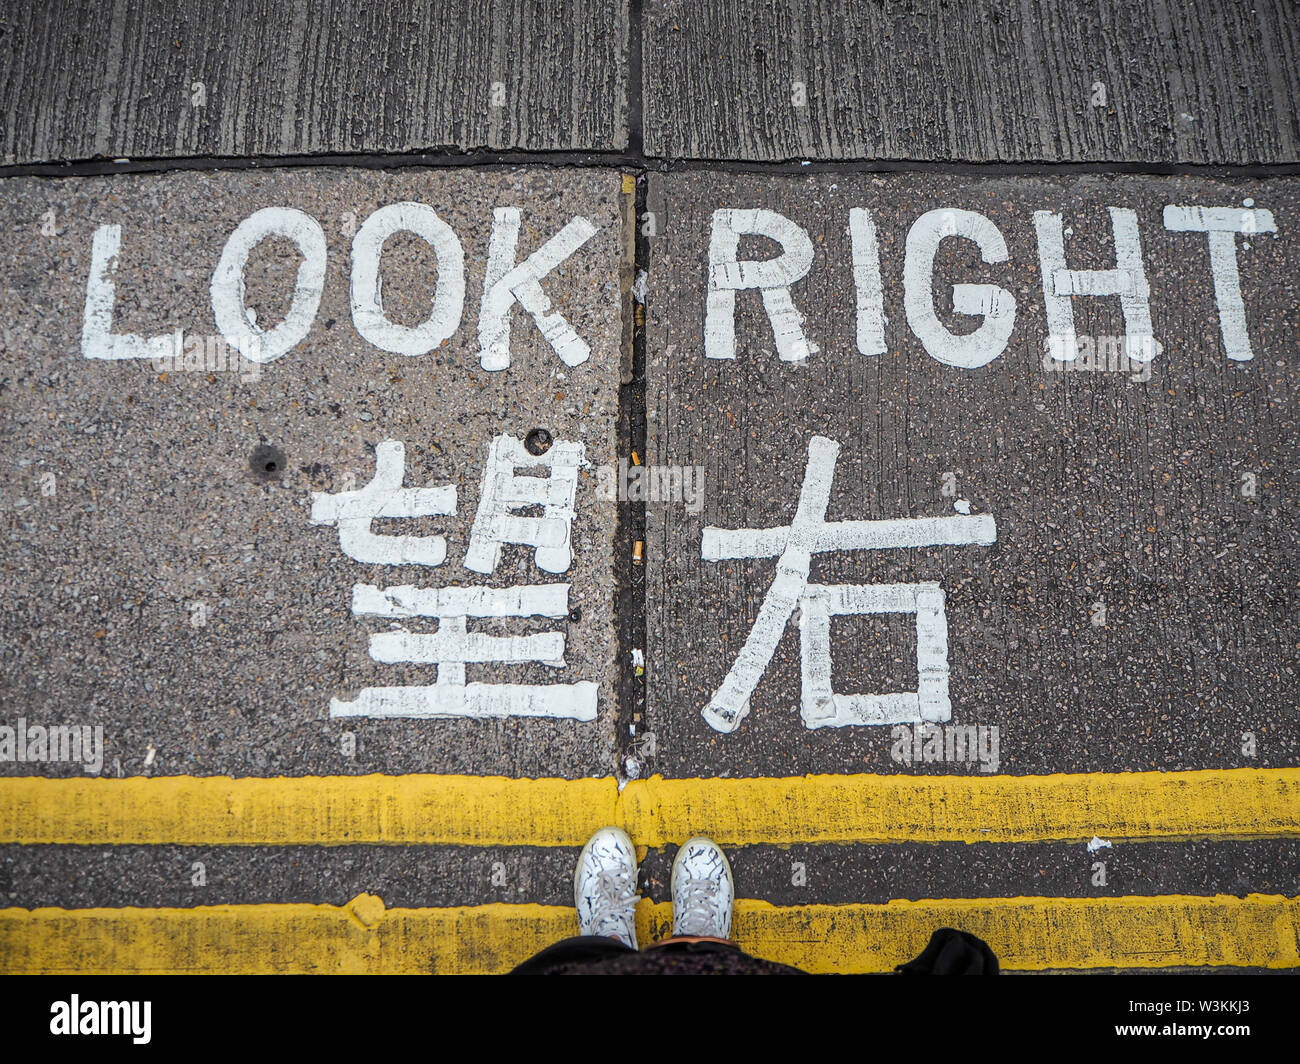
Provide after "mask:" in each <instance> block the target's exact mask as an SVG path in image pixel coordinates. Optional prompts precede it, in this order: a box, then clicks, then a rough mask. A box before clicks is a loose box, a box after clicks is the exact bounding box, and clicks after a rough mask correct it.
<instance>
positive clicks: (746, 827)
mask: <svg viewBox="0 0 1300 1064" xmlns="http://www.w3.org/2000/svg"><path fill="white" fill-rule="evenodd" d="M606 824H618V825H621V826H622V827H624V828H626V829H627V830H628V832H629V833H630V834H631V835H632V837H633V839H635V840H636V842H637V843H638V845H643V846H650V847H658V846H664V845H668V844H670V843H674V842H678V843H680V842H683V841H685V840H686V839H687V838H689V837H690V836H692V835H695V834H698V833H707V834H708V835H709V836H710V837H711V838H713V839H715V840H716V841H717V842H718V843H720V844H722V845H724V846H737V845H745V844H752V843H770V844H778V845H779V844H783V843H836V842H838V843H855V842H864V843H872V842H896V841H912V842H944V841H957V842H1031V841H1051V840H1056V841H1080V840H1086V839H1091V838H1092V837H1093V835H1100V836H1101V837H1102V838H1123V839H1189V838H1210V837H1216V838H1270V837H1271V838H1278V837H1295V836H1300V769H1297V768H1281V769H1223V770H1205V771H1197V772H1132V773H1088V774H1079V775H1051V776H979V775H971V776H902V775H897V776H872V775H859V776H800V777H791V778H784V779H781V778H773V779H671V780H666V779H662V778H660V777H658V776H654V777H651V778H650V779H647V780H638V781H635V782H632V783H630V784H628V786H627V787H626V788H625V789H624V790H623V792H622V793H621V794H620V793H619V791H618V788H617V786H616V785H615V782H614V780H613V779H610V778H604V779H578V780H560V779H538V780H521V779H510V778H507V777H499V776H430V775H413V776H315V777H276V778H269V779H264V778H255V779H254V778H245V779H231V778H230V777H227V776H166V777H159V778H154V779H148V778H143V777H132V778H127V779H49V778H42V777H31V776H9V777H5V778H3V779H0V843H73V844H100V845H108V844H131V843H145V844H147V843H175V844H181V845H205V846H217V845H250V846H251V845H262V846H285V845H320V846H343V845H349V844H357V843H389V844H394V845H409V844H452V845H466V846H515V845H527V846H581V845H582V844H583V843H584V842H585V841H586V840H587V838H588V837H589V836H590V835H591V833H592V832H593V831H595V830H596V829H597V828H600V827H603V826H604V825H606Z"/></svg>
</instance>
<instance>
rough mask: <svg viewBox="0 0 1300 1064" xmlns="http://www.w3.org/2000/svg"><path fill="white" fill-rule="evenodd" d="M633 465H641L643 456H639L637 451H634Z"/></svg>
mask: <svg viewBox="0 0 1300 1064" xmlns="http://www.w3.org/2000/svg"><path fill="white" fill-rule="evenodd" d="M632 464H633V465H640V464H641V456H640V455H639V454H637V453H636V451H633V452H632Z"/></svg>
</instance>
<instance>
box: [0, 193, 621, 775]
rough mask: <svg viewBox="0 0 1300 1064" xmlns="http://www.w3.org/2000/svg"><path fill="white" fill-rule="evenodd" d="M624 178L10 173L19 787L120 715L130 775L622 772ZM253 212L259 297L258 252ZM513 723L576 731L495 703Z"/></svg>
mask: <svg viewBox="0 0 1300 1064" xmlns="http://www.w3.org/2000/svg"><path fill="white" fill-rule="evenodd" d="M622 189H623V183H622V179H621V176H620V175H619V174H618V173H611V172H597V171H582V172H579V171H573V170H567V171H558V170H553V169H547V168H534V169H528V170H497V171H493V172H491V173H488V172H480V171H417V170H402V171H400V172H379V171H346V170H295V171H278V172H270V173H249V172H242V173H225V174H222V173H210V174H197V173H185V174H173V175H168V176H159V177H113V178H89V179H59V180H51V179H38V178H22V179H12V180H10V181H7V182H5V184H4V187H3V191H4V193H5V195H4V197H3V207H0V210H3V214H4V229H3V231H4V236H3V238H2V239H3V255H4V262H5V266H4V269H3V282H2V284H0V315H2V316H3V322H4V326H3V340H4V345H3V349H4V354H3V382H2V384H0V409H2V411H3V416H2V418H0V424H2V426H3V427H2V428H0V467H2V468H3V470H4V477H5V481H6V490H5V493H4V518H3V523H4V539H5V542H6V548H5V558H4V563H3V564H4V579H5V588H6V595H5V598H4V603H3V606H2V607H0V645H2V646H3V648H4V650H3V666H4V668H3V671H4V678H3V686H2V695H0V705H2V707H3V708H2V710H0V722H2V723H3V724H4V725H5V726H6V727H7V728H8V729H11V730H12V731H11V733H10V734H9V736H8V739H9V741H10V744H11V745H12V746H14V747H18V746H19V745H20V740H22V741H25V742H26V744H27V757H26V759H25V760H24V759H23V758H16V757H14V756H8V757H6V758H5V759H4V760H3V763H0V772H3V773H5V774H38V775H39V774H50V775H69V774H74V775H80V774H83V772H84V771H85V768H83V764H82V763H80V760H70V759H64V760H62V761H56V760H54V759H53V757H52V755H51V754H50V751H51V750H52V749H53V747H51V746H50V745H49V744H48V743H43V744H42V745H44V746H45V747H46V754H47V756H46V757H45V758H44V759H42V757H41V756H40V754H39V753H38V752H37V749H38V747H37V738H36V736H37V733H36V732H34V731H32V728H39V729H45V728H49V727H50V726H56V725H57V726H75V727H91V728H93V727H100V726H102V729H103V733H102V744H103V746H102V765H101V766H99V770H100V771H101V772H102V773H103V774H104V775H119V774H125V775H132V774H146V775H149V774H159V775H177V774H193V775H211V774H223V773H229V774H232V775H276V774H283V775H312V774H340V773H344V774H346V773H370V772H388V773H401V772H415V771H436V772H448V771H460V772H468V773H494V772H495V773H502V774H508V775H538V774H545V775H561V776H583V775H590V774H598V775H606V774H608V772H609V771H610V767H611V765H612V764H613V758H614V754H613V716H614V709H613V703H612V699H613V694H614V682H613V674H614V668H615V666H614V658H615V634H614V621H613V616H612V597H613V595H612V586H613V544H612V537H613V532H612V529H613V522H614V504H613V503H612V502H605V501H603V499H602V498H601V497H600V495H599V493H598V491H597V484H598V481H599V475H598V474H599V471H600V470H601V469H602V468H605V469H608V468H610V467H612V464H613V462H614V417H615V413H616V408H617V402H618V380H619V364H620V360H621V350H620V347H621V337H622V333H623V317H624V314H623V300H624V294H623V287H624V286H623V283H622V282H621V279H620V270H621V267H622V266H623V255H624V251H623V248H624V246H625V237H624V210H625V208H627V207H628V205H629V204H630V197H629V196H626V195H624V194H623V191H622ZM397 204H404V206H402V207H400V208H397V207H394V206H393V205H397ZM381 208H383V210H382V211H381V210H380V209H381ZM395 210H396V211H398V212H399V213H398V214H396V215H395V214H394V213H393V211H395ZM494 210H495V211H496V213H497V215H498V217H497V219H496V222H495V223H494ZM512 212H513V213H512ZM431 215H432V216H433V217H432V219H431V218H430V216H431ZM511 218H513V219H515V221H516V223H517V225H518V232H517V244H516V245H515V246H513V247H511V246H510V230H511V225H510V221H511ZM259 219H260V220H262V221H264V222H267V224H268V225H269V226H270V228H269V229H268V230H267V231H268V232H271V233H272V235H270V236H268V237H267V238H266V239H263V240H260V241H258V239H257V237H256V236H254V235H250V236H248V239H247V240H246V241H245V242H244V247H245V248H246V249H248V248H249V246H250V245H251V250H249V251H248V260H247V263H246V268H245V269H244V271H243V276H242V280H241V279H240V277H239V271H238V269H237V267H238V266H239V262H238V256H237V255H236V256H234V257H233V258H232V254H233V252H232V249H234V248H235V247H236V246H237V245H239V244H240V241H241V239H242V238H241V236H240V234H248V233H249V232H250V229H249V227H250V226H253V225H255V224H256V222H257V220H259ZM268 219H270V221H267V220H268ZM384 221H386V222H387V223H389V228H388V229H383V228H378V229H377V228H376V226H379V225H381V223H383V222H384ZM494 225H495V228H494ZM412 226H413V227H415V228H416V229H418V230H419V231H420V232H421V234H422V235H420V236H417V235H416V233H415V232H414V231H404V230H403V227H407V228H410V227H412ZM112 227H118V228H117V230H116V231H114V230H113V229H112ZM389 230H391V232H390V231H389ZM114 233H116V235H114ZM280 233H292V234H294V237H293V239H294V240H296V241H297V242H298V246H295V243H294V242H293V240H291V239H288V238H286V237H285V236H283V235H276V234H280ZM563 234H567V237H564V239H567V240H568V241H569V246H568V247H566V248H561V247H560V245H559V244H558V243H557V240H559V239H560V237H561V236H562V235H563ZM385 237H386V240H385ZM426 238H427V239H426ZM114 240H116V241H117V243H118V248H117V251H118V254H117V258H116V262H115V263H114V261H113V258H112V256H111V255H110V254H109V252H111V251H112V250H113V249H112V248H111V247H110V245H111V244H112V242H113V241H114ZM490 242H491V243H492V245H493V248H492V258H493V266H492V268H491V276H492V280H491V291H492V292H493V293H494V294H493V295H492V296H491V298H490V299H489V300H488V303H487V310H486V311H485V310H484V309H483V308H482V300H483V298H484V290H485V274H486V273H487V272H488V260H489V243H490ZM300 248H304V249H306V250H305V251H304V250H300ZM548 249H549V250H548ZM97 255H98V257H99V261H98V265H97V264H96V257H97ZM548 256H549V258H548ZM543 260H546V261H543ZM516 261H519V262H521V263H531V264H532V265H533V266H535V267H536V268H537V270H539V271H540V274H539V275H538V279H537V280H536V281H535V283H534V282H532V281H530V278H529V277H528V276H526V275H525V273H521V272H520V271H521V270H523V269H524V267H523V266H520V267H515V268H513V269H512V268H511V267H512V266H513V264H514V263H515V262H516ZM367 264H368V268H367ZM548 267H553V268H550V269H549V271H548ZM313 271H317V272H316V273H315V274H313ZM214 278H215V279H216V280H215V281H214ZM498 281H500V284H497V283H496V282H498ZM512 286H513V287H512ZM214 288H215V289H217V290H219V291H218V293H217V294H215V295H214ZM514 292H518V293H521V294H520V295H518V296H516V295H514V294H512V293H514ZM222 293H224V294H222ZM519 299H522V300H523V301H524V303H526V304H527V305H528V308H529V309H528V310H525V309H524V307H523V306H522V305H520V304H519V303H518V300H519ZM317 300H318V301H319V307H318V308H317V307H315V306H314V305H313V304H314V302H315V301H317ZM245 305H246V306H247V308H248V311H249V312H250V313H249V314H243V313H241V311H240V308H242V307H244V306H245ZM88 306H89V308H90V309H89V310H88V309H87V308H88ZM218 308H221V314H220V315H218V313H217V311H218ZM493 308H495V309H493ZM252 316H255V321H254V322H252V323H250V321H249V320H248V319H249V317H252ZM535 317H536V320H537V321H540V322H542V323H543V324H544V325H545V326H546V329H547V334H546V335H545V336H544V335H543V333H542V331H541V330H540V329H539V328H538V325H537V324H535ZM493 322H495V323H496V324H495V325H494V324H493ZM566 322H567V323H568V324H567V328H569V330H570V335H568V336H566V335H565V328H566V326H565V323H566ZM504 323H508V329H509V332H508V336H503V334H502V331H501V327H502V325H503V324H504ZM295 329H296V330H297V332H295V331H294V330H295ZM257 330H262V331H263V333H264V335H263V337H262V342H261V345H260V346H258V343H257V342H256V341H257V338H258V337H257ZM177 331H180V332H181V337H180V339H179V346H177V344H178V341H177V336H176V334H177ZM290 334H292V335H290ZM277 337H279V339H278V340H277V339H276V338H277ZM295 337H301V339H300V340H298V341H297V342H296V343H293V342H292V341H293V340H294V338H295ZM232 344H238V345H244V350H246V351H247V353H248V354H249V355H250V356H251V357H244V354H243V353H241V351H240V350H236V349H235V348H234V347H232V346H231V345H232ZM482 345H487V347H488V348H491V350H492V352H494V354H492V356H491V357H492V358H497V359H500V358H506V359H508V366H504V365H502V364H501V363H499V362H498V363H496V364H497V365H501V368H497V369H494V370H490V371H489V370H487V369H485V368H484V361H485V357H486V356H484V355H483V346H482ZM286 347H287V348H288V349H287V350H283V349H284V348H286ZM584 348H585V355H586V357H585V360H584V350H583V349H584ZM178 350H179V352H180V353H179V355H177V354H176V352H177V351H178ZM280 350H283V353H281V354H279V355H278V357H273V356H275V354H276V352H277V351H280ZM559 351H562V352H563V354H564V355H565V357H566V358H567V359H568V361H567V362H566V361H561V358H560V356H559V354H558V353H557V352H559ZM142 353H144V354H149V355H151V356H153V358H152V359H145V358H139V357H136V358H128V357H107V356H110V355H112V356H123V355H128V354H137V355H138V354H142ZM88 356H90V357H88ZM252 358H263V359H266V361H264V362H258V361H253V360H251V359H252ZM534 430H537V431H534ZM506 437H509V438H510V439H512V440H514V441H520V443H521V444H523V443H526V445H527V446H526V447H520V446H519V444H515V443H510V441H509V440H506V443H508V444H509V446H510V447H515V448H516V449H517V450H518V453H516V454H513V455H510V454H506V453H505V452H503V451H501V448H502V447H504V446H505V444H503V443H502V439H503V438H506ZM494 441H496V442H494ZM399 445H402V446H403V447H404V452H401V448H399ZM579 447H580V448H581V449H582V451H581V453H578V451H577V450H576V448H579ZM494 453H497V454H504V459H503V462H502V463H501V464H500V465H498V466H493V467H492V469H494V470H495V472H493V473H492V475H491V476H487V477H485V472H486V471H489V460H490V456H491V455H492V454H494ZM566 455H567V457H564V456H566ZM381 462H383V463H385V470H386V472H385V473H384V474H383V476H381V477H380V478H379V479H380V481H382V482H383V483H382V484H380V486H379V488H378V489H372V490H378V495H377V496H374V497H373V498H372V497H371V496H368V495H366V496H365V497H364V498H362V497H361V496H363V495H365V492H366V490H367V486H368V485H371V484H372V481H373V480H374V478H376V476H377V468H378V466H379V464H380V463H381ZM509 470H513V471H514V475H513V478H512V477H511V475H510V474H509V472H508V471H509ZM566 478H567V479H566ZM566 484H567V485H569V486H568V487H566ZM403 485H404V488H403V490H398V488H399V486H403ZM484 485H486V486H487V489H486V494H487V496H488V499H487V501H485V488H484ZM413 489H429V490H425V491H415V490H413ZM349 492H350V493H353V494H351V495H348V494H345V493H349ZM341 493H344V494H341ZM358 493H360V494H358ZM521 493H522V494H521ZM566 493H567V494H568V498H565V497H564V496H566ZM524 496H527V498H524ZM493 498H495V499H497V500H498V501H499V502H500V506H495V504H493V503H492V502H491V500H492V499H493ZM349 499H351V500H352V502H349V501H348V500H349ZM570 499H571V500H572V512H575V513H576V516H574V517H573V518H572V520H571V521H566V520H565V518H564V515H565V513H566V512H568V507H569V500H570ZM348 507H352V509H348ZM358 514H360V515H361V516H360V517H358V516H357V515H358ZM375 515H377V516H375ZM372 516H373V517H374V519H373V520H369V517H372ZM510 520H514V521H515V524H514V525H513V526H510V527H507V526H508V525H509V521H510ZM530 521H532V523H531V524H530V523H529V522H530ZM358 522H360V523H358ZM566 527H567V528H568V530H569V536H570V539H569V542H568V548H567V553H566V548H565V545H564V543H563V541H562V539H555V538H554V537H555V536H557V535H558V536H561V537H562V535H563V533H564V529H565V528H566ZM367 528H368V529H369V535H367V532H366V530H367ZM475 529H478V530H479V532H482V533H483V535H482V536H478V535H477V534H476V533H475V532H474V530H475ZM345 533H346V535H345ZM548 537H549V538H548ZM530 538H536V541H537V542H539V543H543V544H544V545H543V547H542V549H541V550H536V551H535V550H534V549H533V548H532V547H530V546H522V545H515V544H514V542H513V541H514V540H515V539H521V540H527V539H530ZM474 542H477V544H478V546H476V547H475V550H474V552H471V549H470V547H471V543H474ZM498 544H500V545H499V546H498ZM494 551H499V554H498V556H497V557H496V558H495V559H494V558H493V554H494ZM358 585H370V586H372V587H374V588H378V589H380V590H379V591H370V592H366V591H365V590H364V589H363V590H362V591H360V592H354V587H356V586H358ZM406 586H411V587H417V588H450V589H452V590H449V591H445V592H443V593H442V597H441V598H440V599H439V600H438V601H437V602H433V601H432V600H427V601H422V600H421V597H420V595H421V593H420V592H412V591H409V590H401V589H402V588H403V587H406ZM482 587H487V588H494V589H498V591H497V593H496V594H495V595H491V596H490V598H491V601H485V602H479V603H478V604H477V605H474V604H473V603H471V604H470V605H466V604H465V599H466V595H467V594H469V589H471V588H482ZM520 587H523V588H540V590H525V591H522V592H511V591H510V590H509V589H511V588H520ZM388 588H397V589H399V590H397V591H395V592H393V593H392V595H388V596H386V595H385V594H383V589H388ZM354 596H359V597H354ZM362 599H364V600H365V601H362ZM452 600H455V601H452ZM434 614H436V615H437V616H438V617H440V618H442V619H441V620H434V619H433V615H434ZM456 617H460V618H462V619H461V620H459V621H458V620H456ZM465 618H467V620H466V619H465ZM459 626H463V627H464V629H465V632H466V634H465V635H464V636H459V637H458V636H457V631H456V630H457V628H458V627H459ZM402 631H405V632H408V633H414V634H412V635H410V636H403V635H402V634H401V633H402ZM435 633H436V634H435ZM475 633H478V634H477V635H476V634H475ZM547 633H550V634H547ZM371 637H373V640H372V638H371ZM492 637H496V639H495V641H494V639H493V638H492ZM433 660H440V661H442V662H443V663H444V664H440V665H434V664H429V663H427V662H429V661H433ZM561 661H563V662H564V663H565V667H563V668H559V667H557V665H558V664H559V663H560V662H561ZM388 662H391V663H388ZM458 662H464V663H465V664H461V665H459V667H458V665H457V663H458ZM435 674H436V675H437V678H438V680H439V681H440V682H442V683H445V684H450V685H451V689H449V690H447V691H443V692H424V693H417V694H416V695H414V696H411V697H410V698H408V699H407V701H405V702H403V701H401V698H390V699H389V700H388V701H387V702H386V703H385V705H384V706H381V707H380V709H385V708H386V709H387V710H388V711H389V712H397V713H399V716H398V717H396V718H393V719H373V718H372V717H369V716H365V715H362V716H340V715H338V714H339V712H343V713H347V712H352V713H360V712H363V711H365V710H366V707H365V705H364V704H363V701H364V698H365V697H366V696H364V695H363V694H362V693H361V692H362V690H363V689H365V688H381V689H382V688H388V687H392V686H395V685H408V686H425V685H430V684H433V683H434V680H435ZM477 684H497V685H514V686H515V687H516V688H517V687H519V685H526V686H531V687H535V688H536V689H537V690H536V691H532V692H531V693H527V694H523V695H521V694H520V693H519V691H518V690H515V691H514V693H502V692H501V689H500V688H492V689H490V690H487V691H484V690H478V689H477V688H476V685H477ZM551 685H560V686H555V687H552V686H551ZM539 691H540V692H542V693H538V692H539ZM476 692H477V694H476ZM546 692H550V693H549V694H548V693H546ZM458 699H459V700H460V702H458V701H457V700H458ZM476 699H477V701H476ZM412 704H414V705H415V707H416V711H417V712H419V711H428V712H435V711H436V713H438V714H443V713H446V712H455V713H459V712H466V713H471V714H473V713H475V712H477V713H479V714H480V715H482V714H486V717H485V718H481V719H466V718H465V717H463V716H456V717H452V718H447V719H443V717H441V716H439V717H438V719H407V718H405V717H403V716H401V715H400V714H401V713H403V712H405V711H407V710H410V708H411V705H412ZM421 707H422V708H421ZM448 707H450V708H448ZM466 707H468V708H466ZM522 711H528V712H555V713H558V714H560V715H559V716H556V717H554V718H550V719H548V718H546V717H535V716H525V717H515V716H506V717H502V716H494V714H498V713H502V712H509V713H514V712H522ZM23 729H26V731H25V732H24V733H23V735H25V739H24V738H23V735H20V734H19V733H20V732H23ZM4 738H5V737H4V736H0V740H3V739H4ZM14 753H16V750H12V751H10V755H13V754H14ZM86 767H89V766H86Z"/></svg>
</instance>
